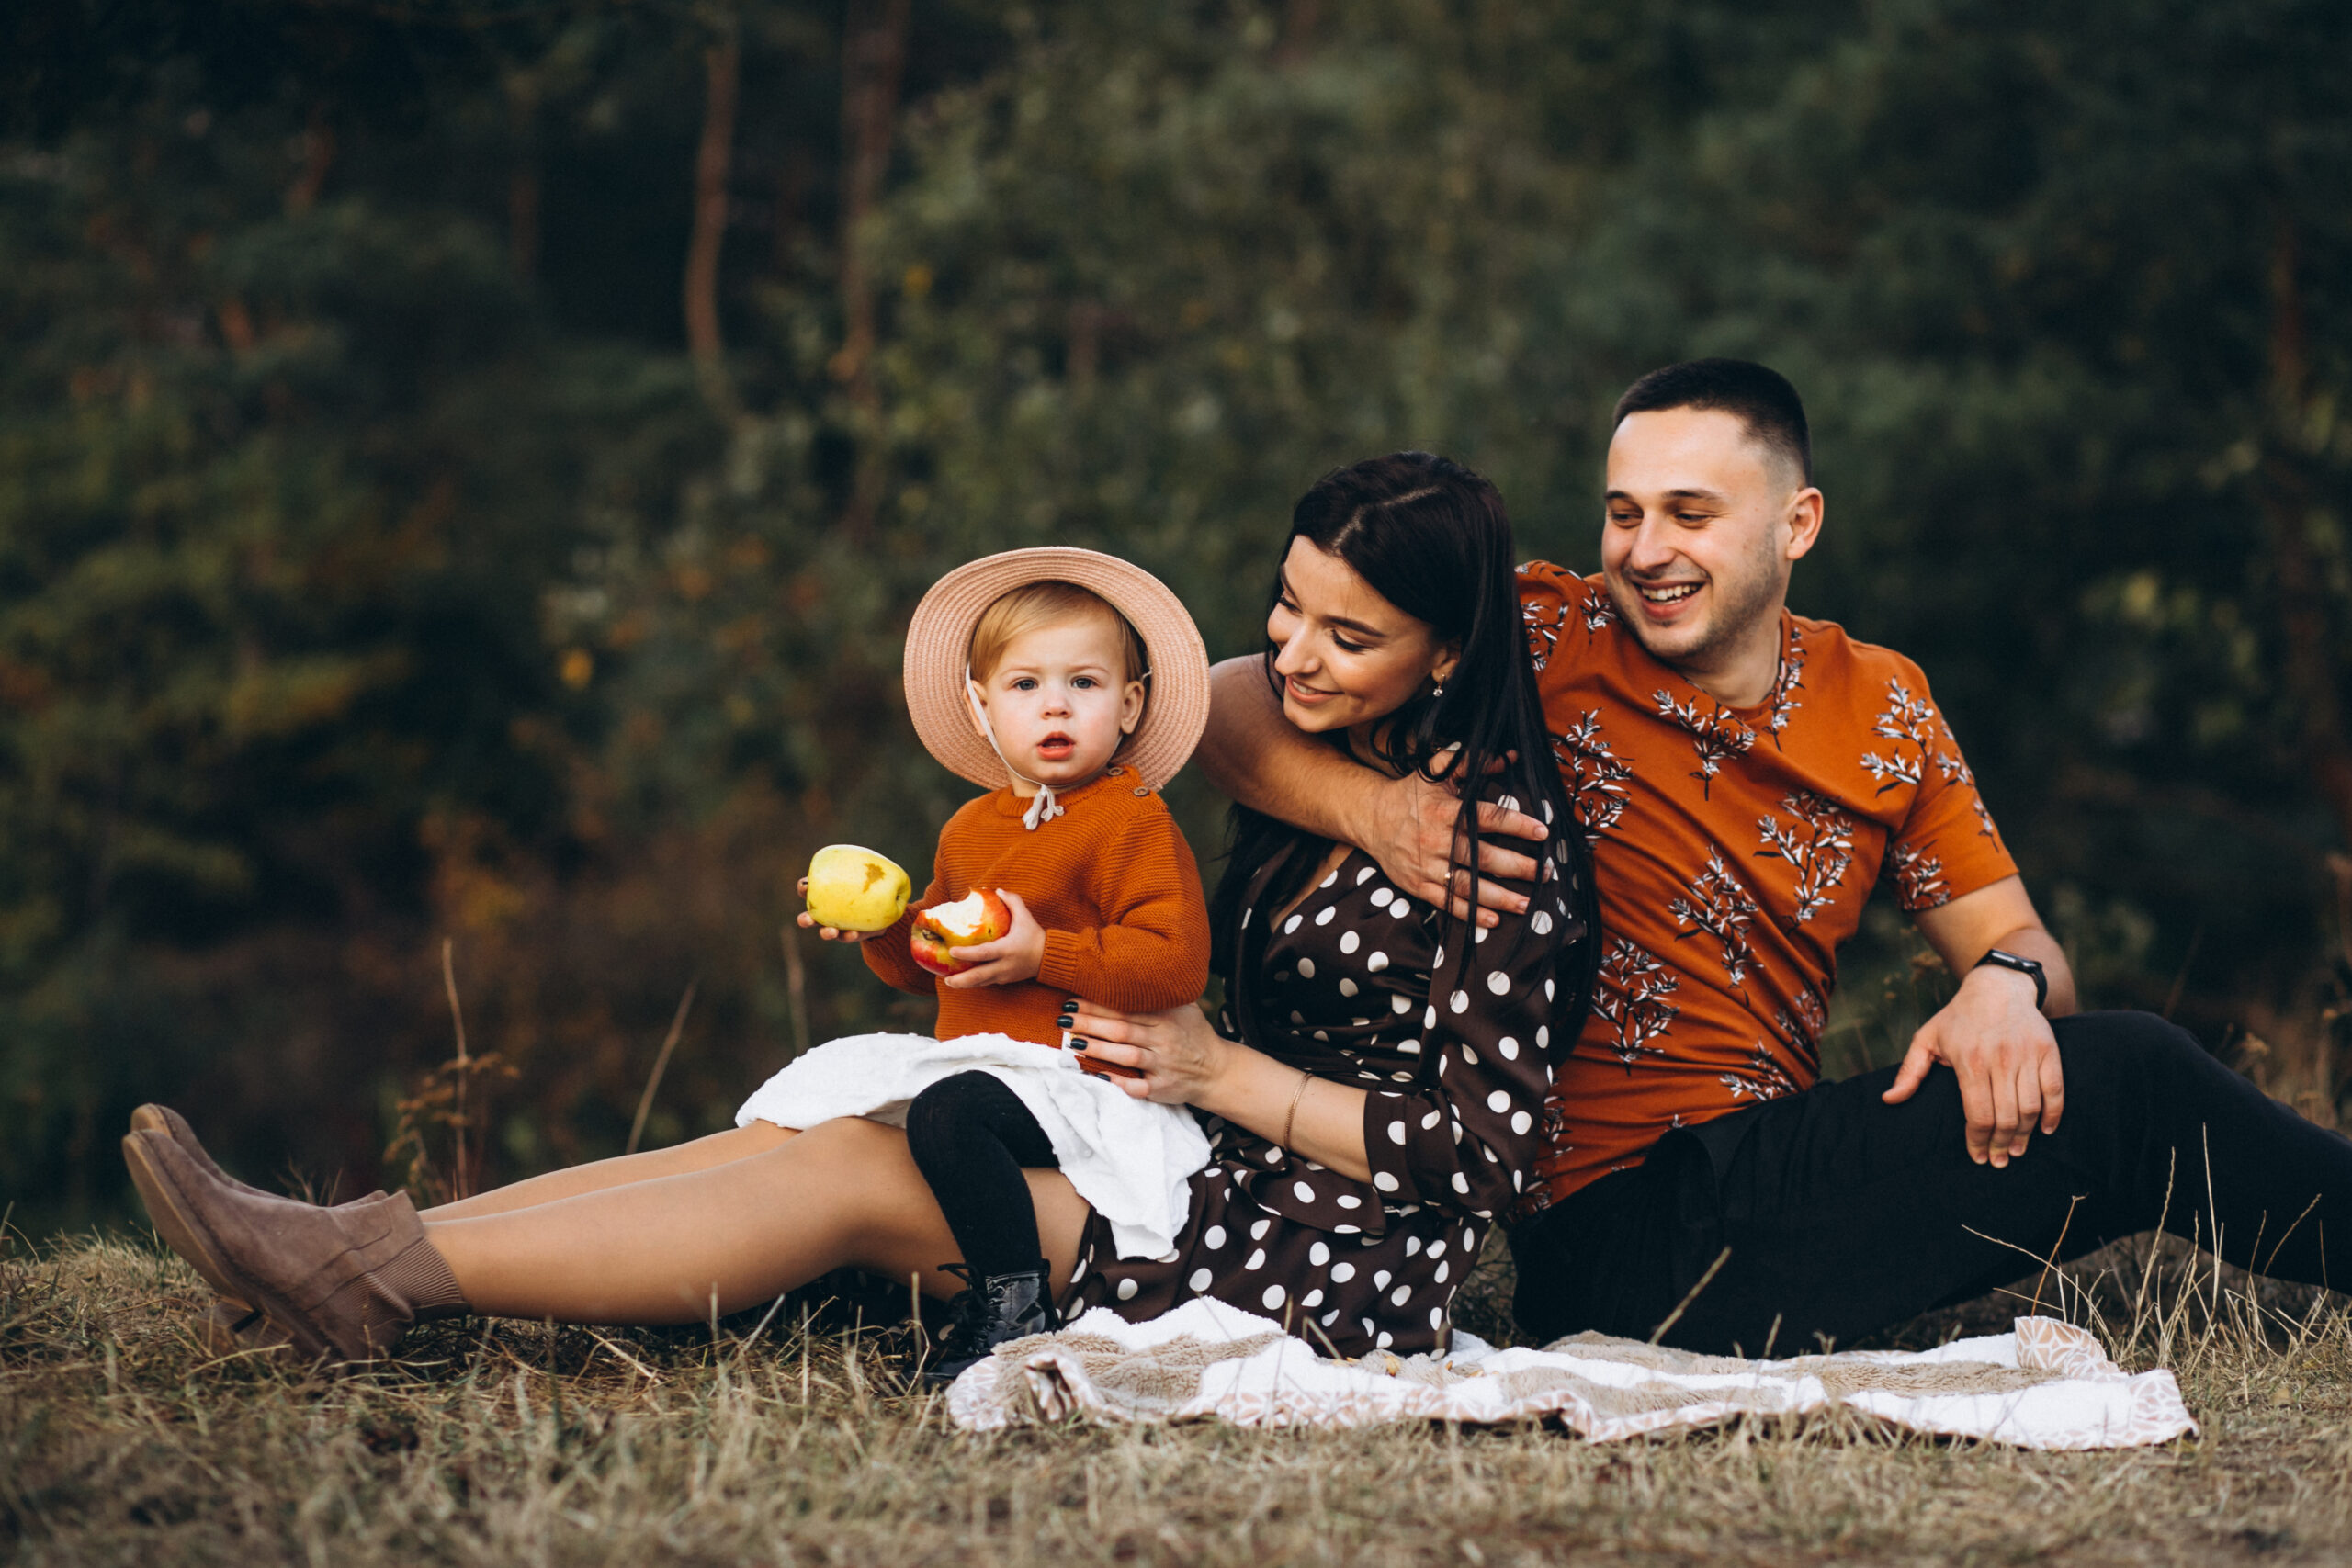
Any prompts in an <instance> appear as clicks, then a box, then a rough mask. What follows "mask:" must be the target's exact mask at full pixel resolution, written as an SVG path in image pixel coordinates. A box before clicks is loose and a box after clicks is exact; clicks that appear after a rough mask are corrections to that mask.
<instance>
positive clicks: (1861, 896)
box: [1520, 562, 2017, 1214]
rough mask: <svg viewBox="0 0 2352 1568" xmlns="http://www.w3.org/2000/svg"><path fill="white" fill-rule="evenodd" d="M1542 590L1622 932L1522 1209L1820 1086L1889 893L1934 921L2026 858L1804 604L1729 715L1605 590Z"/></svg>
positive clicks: (1556, 675)
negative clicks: (1857, 967)
mask: <svg viewBox="0 0 2352 1568" xmlns="http://www.w3.org/2000/svg"><path fill="white" fill-rule="evenodd" d="M1520 596H1521V604H1522V607H1523V609H1524V612H1525V615H1526V623H1527V637H1528V647H1529V649H1530V651H1531V652H1532V655H1533V658H1534V661H1535V667H1536V670H1537V672H1538V673H1537V677H1536V679H1537V681H1538V682H1539V684H1540V687H1541V689H1542V692H1543V696H1544V716H1545V720H1546V723H1547V725H1548V727H1549V728H1550V729H1551V731H1552V742H1553V749H1554V750H1555V752H1556V753H1557V754H1558V757H1559V761H1560V769H1561V773H1562V775H1563V777H1564V779H1565V781H1566V784H1567V786H1568V793H1569V795H1570V797H1571V798H1572V799H1573V800H1574V801H1575V803H1576V811H1577V819H1578V821H1579V822H1580V823H1581V824H1582V826H1583V828H1584V829H1585V832H1586V835H1587V837H1588V838H1589V840H1590V841H1591V844H1592V852H1593V863H1594V871H1595V875H1596V879H1597V880H1598V882H1599V884H1600V922H1601V935H1602V953H1601V965H1600V985H1599V987H1598V989H1597V992H1596V995H1595V997H1594V999H1593V1008H1592V1013H1591V1016H1590V1018H1589V1020H1588V1021H1587V1022H1586V1025H1585V1029H1584V1032H1583V1034H1582V1035H1581V1036H1580V1037H1579V1038H1578V1040H1577V1045H1576V1049H1575V1051H1574V1052H1573V1053H1572V1055H1570V1058H1569V1059H1568V1060H1567V1061H1566V1063H1564V1064H1563V1065H1562V1066H1561V1067H1560V1068H1559V1070H1558V1071H1557V1072H1556V1073H1555V1075H1554V1078H1553V1085H1552V1094H1551V1097H1550V1099H1549V1100H1547V1101H1546V1104H1545V1107H1544V1128H1545V1149H1544V1156H1543V1157H1542V1159H1541V1160H1540V1161H1539V1163H1538V1167H1537V1170H1538V1174H1539V1176H1540V1177H1541V1178H1542V1179H1543V1189H1542V1190H1541V1191H1538V1192H1534V1193H1531V1194H1530V1196H1529V1198H1528V1200H1527V1201H1525V1202H1524V1203H1523V1204H1522V1205H1521V1213H1522V1214H1523V1213H1528V1212H1531V1211H1532V1210H1533V1209H1537V1208H1541V1207H1543V1206H1544V1204H1545V1203H1546V1202H1548V1201H1555V1200H1557V1199H1560V1198H1564V1197H1566V1196H1567V1195H1568V1194H1569V1193H1571V1192H1573V1191H1575V1190H1577V1188H1579V1187H1582V1186H1584V1185H1585V1184H1586V1183H1587V1182H1589V1181H1591V1180H1593V1179H1596V1178H1598V1177H1601V1176H1604V1175H1606V1174H1608V1173H1609V1172H1610V1171H1611V1170H1615V1169H1619V1168H1623V1167H1625V1166H1631V1165H1638V1164H1640V1163H1641V1161H1642V1158H1643V1156H1645V1155H1646V1154H1647V1153H1648V1151H1649V1148H1650V1146H1651V1145H1653V1144H1655V1143H1657V1140H1658V1139H1659V1138H1661V1137H1663V1136H1664V1135H1665V1134H1667V1133H1668V1132H1669V1131H1671V1130H1672V1129H1674V1128H1677V1127H1684V1126H1695V1125H1697V1124H1698V1123H1700V1122H1705V1121H1708V1120H1711V1119H1712V1118H1713V1117H1717V1116H1721V1115H1723V1114H1724V1112H1726V1111H1736V1110H1738V1109H1740V1108H1741V1107H1743V1106H1747V1105H1753V1104H1756V1103H1757V1102H1758V1101H1759V1100H1771V1099H1774V1098H1777V1097H1778V1096H1781V1095H1784V1094H1792V1093H1794V1092H1796V1091H1797V1090H1800V1089H1808V1088H1810V1087H1812V1085H1813V1083H1814V1081H1815V1079H1816V1078H1817V1077H1819V1076H1820V1072H1821V1051H1820V1044H1821V1032H1822V1027H1823V1025H1824V1024H1825V1022H1826V1020H1827V1015H1828V1009H1829V995H1830V992H1831V990H1832V989H1833V988H1835V987H1836V985H1837V980H1838V947H1839V945H1840V944H1841V943H1843V942H1845V941H1846V940H1847V939H1848V938H1849V937H1851V936H1852V935H1853V934H1854V931H1855V929H1856V927H1857V926H1859V925H1860V921H1861V915H1862V907H1863V905H1864V903H1865V902H1867V900H1868V898H1869V897H1870V891H1871V886H1873V885H1874V884H1875V883H1876V882H1877V881H1878V880H1879V879H1880V878H1881V877H1882V876H1883V877H1885V878H1887V879H1888V880H1889V881H1891V882H1892V883H1893V885H1894V893H1895V897H1896V898H1897V899H1898V901H1899V902H1900V903H1901V904H1902V907H1903V908H1905V909H1906V910H1911V911H1917V910H1922V909H1931V908H1936V907H1937V906H1938V905H1939V904H1943V903H1945V902H1947V901H1949V900H1951V899H1953V898H1957V897H1961V896H1962V895H1963V894H1967V893H1973V892H1974V891H1975V890H1976V889H1978V888H1980V887H1985V886H1989V885H1991V884H1993V883H1995V882H1998V881H2000V880H2001V879H2002V878H2004V877H2007V876H2011V875H2014V874H2016V871H2017V865H2016V863H2015V862H2013V861H2012V860H2010V858H2009V854H2008V851H2007V848H2005V847H2004V846H2003V844H2002V842H2001V836H2000V834H1999V832H1998V831H1997V830H1996V829H1995V828H1994V826H1993V818H1992V816H1991V814H1990V813H1988V812H1987V811H1986V810H1985V803H1984V801H1983V800H1982V799H1981V798H1980V797H1979V796H1978V795H1977V792H1976V784H1975V779H1974V777H1973V775H1972V774H1971V773H1970V772H1969V769H1968V763H1967V762H1966V761H1964V760H1963V759H1962V756H1961V750H1960V744H1959V742H1958V741H1956V740H1955V739H1953V738H1952V733H1951V728H1950V727H1949V726H1947V725H1946V724H1945V723H1944V719H1943V716H1942V715H1941V714H1940V713H1939V712H1938V711H1937V709H1936V706H1935V703H1934V700H1933V699H1932V698H1931V697H1930V696H1929V695H1928V682H1927V680H1926V678H1925V677H1923V676H1922V675H1921V674H1920V673H1919V668H1918V666H1917V665H1916V664H1913V663H1912V662H1911V661H1910V660H1907V659H1905V658H1904V657H1903V656H1902V655H1901V654H1898V653H1895V652H1893V651H1892V650H1890V649H1883V648H1878V647H1875V646H1873V645H1871V644H1870V643H1866V642H1857V641H1855V640H1854V639H1853V638H1851V637H1848V636H1847V635H1846V634H1845V632H1844V631H1843V630H1842V629H1840V628H1839V627H1838V626H1835V625H1833V624H1831V623H1829V622H1827V621H1815V620H1807V619H1805V618H1804V617H1802V616H1799V615H1791V614H1789V613H1788V612H1786V611H1783V612H1781V668H1780V672H1779V675H1778V677H1777V678H1776V679H1775V681H1774V682H1773V685H1772V689H1771V692H1770V694H1769V695H1768V696H1767V697H1766V699H1765V700H1764V702H1762V703H1761V704H1759V705H1757V706H1755V707H1752V708H1728V707H1725V706H1724V705H1722V704H1720V703H1718V702H1716V701H1715V700H1714V699H1713V697H1710V696H1708V695H1707V694H1705V693H1704V692H1702V691H1701V690H1700V689H1699V688H1698V687H1696V686H1694V685H1692V684H1691V682H1688V681H1686V680H1684V679H1683V678H1682V677H1681V676H1680V675H1679V674H1677V673H1675V671H1672V670H1671V669H1669V668H1668V667H1667V666H1666V665H1664V664H1661V663H1660V662H1658V661H1657V660H1655V659H1653V658H1651V657H1650V656H1649V654H1647V653H1646V652H1645V651H1644V650H1643V649H1642V646H1641V644H1640V643H1639V642H1638V641H1637V640H1636V639H1635V638H1634V636H1633V634H1632V633H1631V632H1630V631H1628V630H1627V629H1626V628H1625V626H1623V624H1622V623H1621V622H1620V621H1619V620H1618V617H1617V614H1616V608H1615V606H1614V605H1613V604H1611V603H1610V599H1609V594H1608V591H1607V589H1606V588H1605V587H1604V586H1603V585H1602V583H1601V581H1600V579H1599V578H1598V577H1595V578H1591V579H1586V578H1580V577H1577V575H1575V574H1574V573H1572V572H1569V571H1566V570H1563V569H1561V568H1559V567H1555V566H1552V565H1548V564H1546V563H1544V562H1536V563H1532V564H1531V565H1528V566H1525V567H1522V568H1521V570H1520Z"/></svg>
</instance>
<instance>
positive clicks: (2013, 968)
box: [1966, 947, 2050, 1012]
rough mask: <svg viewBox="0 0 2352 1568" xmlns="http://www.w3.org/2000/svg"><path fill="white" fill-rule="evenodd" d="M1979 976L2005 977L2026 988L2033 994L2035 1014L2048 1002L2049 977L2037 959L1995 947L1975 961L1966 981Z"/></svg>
mask: <svg viewBox="0 0 2352 1568" xmlns="http://www.w3.org/2000/svg"><path fill="white" fill-rule="evenodd" d="M1980 975H1996V976H2007V977H2009V978H2010V979H2013V980H2015V981H2017V982H2018V983H2019V984H2021V985H2023V986H2024V987H2027V988H2028V989H2030V991H2031V992H2032V993H2033V1007H2034V1010H2035V1011H2036V1012H2039V1011H2041V1010H2042V1008H2043V1007H2044V1006H2046V1005H2047V1004H2048V1002H2049V1000H2050V977H2049V976H2048V974H2047V972H2045V971H2044V969H2043V968H2042V965H2041V960H2039V959H2035V958H2028V957H2025V956H2024V955H2022V954H2020V953H2010V952H2007V951H2006V950H2004V949H2001V948H1997V947H1996V948H1994V949H1992V950H1991V951H1989V952H1987V953H1985V955H1984V956H1983V957H1982V958H1979V959H1978V960H1977V961H1976V963H1975V964H1974V965H1973V967H1971V968H1970V970H1969V972H1968V974H1967V976H1966V979H1969V980H1973V979H1975V978H1976V977H1977V976H1980Z"/></svg>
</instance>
